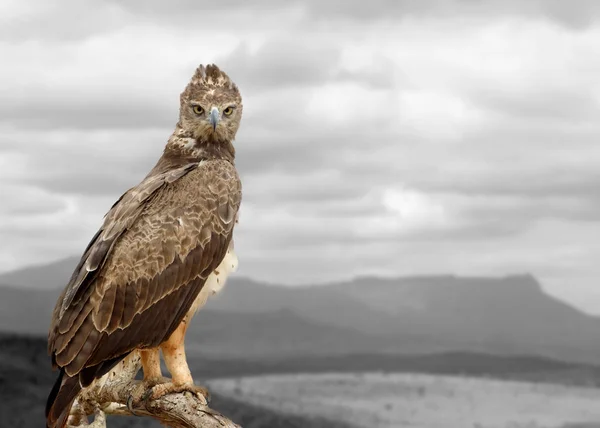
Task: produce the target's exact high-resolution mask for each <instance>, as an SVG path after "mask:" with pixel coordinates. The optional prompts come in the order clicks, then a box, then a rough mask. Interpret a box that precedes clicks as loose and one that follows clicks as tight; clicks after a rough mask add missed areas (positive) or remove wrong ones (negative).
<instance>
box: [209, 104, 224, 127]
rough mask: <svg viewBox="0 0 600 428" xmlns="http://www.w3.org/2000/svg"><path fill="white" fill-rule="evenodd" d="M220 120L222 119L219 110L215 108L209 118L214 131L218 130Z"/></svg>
mask: <svg viewBox="0 0 600 428" xmlns="http://www.w3.org/2000/svg"><path fill="white" fill-rule="evenodd" d="M220 119H221V118H220V116H219V109H217V108H216V107H213V108H212V109H211V110H210V117H209V121H210V124H211V125H212V127H213V131H215V130H216V129H217V125H218V124H219V120H220Z"/></svg>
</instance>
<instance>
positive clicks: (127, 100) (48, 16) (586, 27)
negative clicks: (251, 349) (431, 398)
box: [0, 0, 600, 313]
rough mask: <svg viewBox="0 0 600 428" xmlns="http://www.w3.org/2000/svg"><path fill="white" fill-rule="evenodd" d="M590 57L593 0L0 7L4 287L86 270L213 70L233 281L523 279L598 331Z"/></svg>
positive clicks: (7, 0) (596, 65) (595, 137)
mask: <svg viewBox="0 0 600 428" xmlns="http://www.w3.org/2000/svg"><path fill="white" fill-rule="evenodd" d="M122 3H126V4H127V6H125V5H123V4H122ZM167 4H168V5H167ZM283 5H285V6H283ZM207 8H209V9H207ZM599 40H600V2H597V1H592V0H590V1H573V0H572V1H569V2H566V1H562V0H528V1H522V0H497V1H478V2H475V1H468V0H455V1H454V0H444V1H442V0H431V1H422V0H413V1H409V0H405V1H399V0H388V1H386V0H370V1H368V2H365V1H345V0H344V1H342V0H336V1H329V2H327V3H325V2H320V1H316V0H310V1H305V2H300V1H288V2H280V1H275V0H255V1H252V2H249V1H245V2H243V1H241V0H238V1H235V0H220V1H217V2H209V3H207V2H198V1H192V0H177V1H171V2H162V1H158V0H154V1H148V0H144V1H142V0H139V1H128V2H117V1H116V0H115V1H104V2H99V1H93V2H92V1H82V0H70V1H55V2H47V1H42V0H37V1H29V2H22V1H19V0H3V1H2V2H1V3H0V58H1V59H2V66H0V183H1V184H0V186H1V202H0V242H1V245H0V271H6V270H10V269H13V268H17V267H21V266H24V265H27V264H33V263H42V262H50V261H53V260H57V259H61V258H63V257H67V256H73V255H79V254H80V253H81V251H82V250H83V248H84V247H85V245H86V244H87V242H88V240H89V239H90V237H91V236H92V235H93V233H94V232H95V231H96V229H97V227H98V226H99V225H100V223H101V219H102V216H103V215H104V213H105V212H106V211H107V210H108V208H109V207H110V205H111V204H112V203H113V202H114V200H115V199H116V198H117V197H118V196H119V195H120V194H121V193H122V192H123V191H124V190H126V189H127V188H129V187H131V186H132V185H135V184H136V183H137V182H138V181H139V180H140V179H141V178H142V177H143V176H144V175H145V174H146V172H147V171H148V170H149V169H150V168H151V167H152V166H153V164H154V163H155V161H156V160H157V158H158V157H159V156H160V154H161V151H162V148H163V146H164V144H165V142H166V139H167V138H168V136H169V135H170V133H171V131H172V129H173V126H174V124H175V122H176V120H177V114H178V100H179V98H178V97H179V94H180V92H181V91H182V90H183V88H184V87H185V85H186V83H187V82H188V80H189V78H190V77H191V75H192V73H193V71H194V69H195V67H196V66H197V65H198V64H200V63H208V62H215V63H217V64H218V65H220V66H221V67H222V68H223V69H224V70H225V71H227V72H228V73H229V75H230V76H231V77H232V78H233V79H234V80H235V81H236V82H237V83H238V85H239V86H240V89H241V91H242V94H243V97H244V114H245V116H244V119H243V124H242V128H241V130H240V132H239V134H238V138H237V141H236V145H237V150H238V152H237V153H238V155H237V156H238V157H237V159H238V160H237V163H238V167H239V169H240V171H241V175H242V179H243V183H244V200H243V206H242V210H241V218H240V221H241V222H240V225H239V228H238V229H237V235H236V236H237V237H236V247H237V249H238V252H239V256H240V259H241V266H240V274H242V275H247V276H251V277H254V278H257V279H264V280H268V281H270V282H278V283H286V284H299V283H308V282H311V283H312V282H325V281H330V280H336V279H342V278H349V277H351V276H353V275H362V274H377V275H408V274H427V273H449V272H450V273H456V274H463V275H504V274H508V273H524V272H530V273H532V274H534V275H536V276H537V277H538V278H539V279H540V280H541V281H542V283H543V285H544V287H545V288H546V289H547V290H549V291H550V292H552V293H555V294H556V295H559V296H561V297H564V298H566V299H568V300H569V301H571V302H574V303H576V304H578V305H580V306H581V307H583V308H585V309H587V310H590V311H594V312H597V313H600V287H598V285H599V284H598V279H599V278H600V263H598V262H599V256H600V239H599V238H600V77H599V76H600V44H599V43H598V41H599Z"/></svg>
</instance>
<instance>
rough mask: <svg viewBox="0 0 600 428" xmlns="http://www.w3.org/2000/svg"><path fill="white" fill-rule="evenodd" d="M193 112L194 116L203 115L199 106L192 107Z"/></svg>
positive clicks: (202, 110)
mask: <svg viewBox="0 0 600 428" xmlns="http://www.w3.org/2000/svg"><path fill="white" fill-rule="evenodd" d="M193 110H194V113H196V114H202V113H204V109H203V108H202V107H200V106H193Z"/></svg>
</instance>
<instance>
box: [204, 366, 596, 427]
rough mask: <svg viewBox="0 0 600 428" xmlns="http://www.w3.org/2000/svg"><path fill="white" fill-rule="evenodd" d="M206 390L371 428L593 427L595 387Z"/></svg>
mask: <svg viewBox="0 0 600 428" xmlns="http://www.w3.org/2000/svg"><path fill="white" fill-rule="evenodd" d="M210 387H211V390H213V391H214V392H218V393H219V394H222V395H225V396H229V397H231V398H235V399H237V400H242V401H244V402H246V403H248V404H252V405H257V406H264V407H266V408H268V409H271V410H275V411H279V412H284V413H287V414H296V415H303V414H310V415H315V416H316V415H319V416H323V417H326V418H328V419H332V420H338V421H344V422H349V423H352V424H353V425H355V426H357V427H371V428H401V427H411V428H438V427H439V428H463V427H465V428H466V427H469V428H509V427H510V428H558V427H560V428H600V389H598V388H591V387H581V386H567V385H555V384H549V383H534V382H522V381H512V380H495V379H486V378H472V377H462V376H438V375H428V374H410V373H382V372H371V373H356V374H353V373H325V374H290V375H266V376H249V377H241V378H235V379H215V380H212V381H210Z"/></svg>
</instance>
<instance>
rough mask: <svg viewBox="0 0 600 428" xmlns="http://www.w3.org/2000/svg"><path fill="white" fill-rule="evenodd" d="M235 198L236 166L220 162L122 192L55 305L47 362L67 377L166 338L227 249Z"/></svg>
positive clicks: (238, 190)
mask: <svg viewBox="0 0 600 428" xmlns="http://www.w3.org/2000/svg"><path fill="white" fill-rule="evenodd" d="M240 202H241V184H240V181H239V178H238V175H237V172H236V170H235V168H234V167H233V165H231V164H230V163H229V162H226V161H222V160H220V161H219V160H211V161H203V162H201V163H200V164H197V163H196V164H193V165H187V166H184V167H181V168H178V169H176V170H173V171H170V172H167V173H164V174H160V175H157V176H153V177H148V178H147V179H146V180H144V181H143V182H142V183H141V184H140V185H139V186H136V187H135V188H133V189H131V190H129V191H128V192H127V193H125V194H124V195H123V196H122V197H121V199H120V200H119V201H117V203H116V204H115V205H114V206H113V207H112V209H111V210H110V211H109V213H108V214H107V215H106V218H105V222H104V224H103V226H102V228H101V229H100V230H99V231H98V233H97V234H96V236H95V237H94V238H93V239H92V242H90V244H89V245H88V248H87V249H86V251H85V253H84V255H83V257H82V258H81V261H80V263H79V265H78V266H77V268H76V269H75V272H74V273H73V276H72V277H71V280H70V282H69V284H68V285H67V287H66V288H65V290H64V292H63V295H62V296H61V298H60V299H59V301H58V302H57V305H56V308H55V310H54V315H53V319H52V324H51V328H50V333H49V340H48V343H49V351H50V354H51V355H52V359H53V363H54V364H55V365H57V366H60V367H63V368H64V369H65V371H66V372H67V374H68V375H69V376H74V375H76V374H78V373H80V372H81V371H82V370H83V369H85V368H88V367H94V366H98V365H100V364H102V363H103V362H105V361H110V360H114V359H115V358H119V357H122V356H124V355H126V354H127V353H129V352H131V351H132V350H134V349H137V348H141V347H152V346H158V345H159V344H160V343H161V342H163V341H164V340H166V339H167V338H168V337H169V336H170V334H171V333H172V332H173V330H174V329H175V328H176V327H177V326H178V325H179V323H180V322H181V320H182V319H183V317H184V316H185V314H186V313H187V311H188V309H189V308H190V306H191V305H192V303H193V301H194V299H195V298H196V296H197V295H198V293H199V292H200V290H201V288H202V286H203V285H204V282H205V281H206V278H207V277H208V275H210V273H211V272H212V271H213V270H214V269H215V268H216V267H217V266H218V265H219V263H220V262H221V260H222V259H223V257H224V256H225V254H226V252H227V248H228V246H229V243H230V241H231V237H232V233H233V227H234V224H235V221H234V218H235V216H236V213H237V211H238V209H239V205H240Z"/></svg>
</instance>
